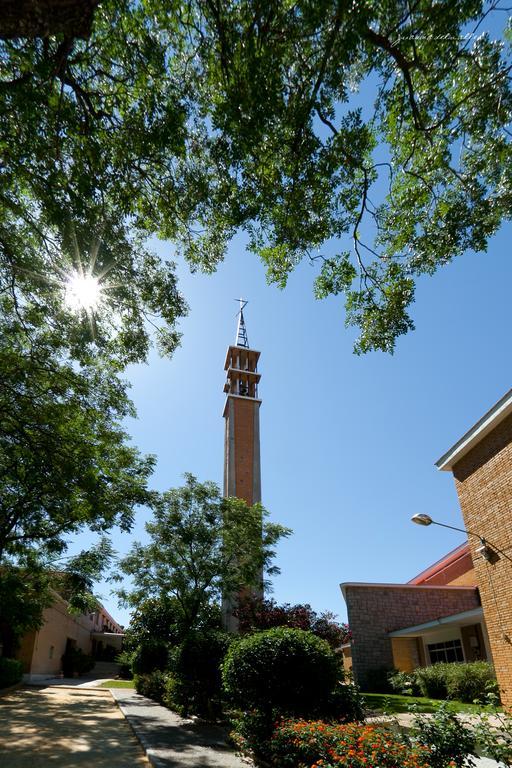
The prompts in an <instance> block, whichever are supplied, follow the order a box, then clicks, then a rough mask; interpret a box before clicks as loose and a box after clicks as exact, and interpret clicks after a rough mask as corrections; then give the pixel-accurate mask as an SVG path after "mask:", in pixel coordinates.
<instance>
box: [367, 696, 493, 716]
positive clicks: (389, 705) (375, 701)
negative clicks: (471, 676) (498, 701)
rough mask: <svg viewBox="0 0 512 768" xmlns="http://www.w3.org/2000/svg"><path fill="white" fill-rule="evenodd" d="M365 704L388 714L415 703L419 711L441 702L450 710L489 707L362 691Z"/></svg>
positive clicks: (439, 704) (435, 708) (480, 709)
mask: <svg viewBox="0 0 512 768" xmlns="http://www.w3.org/2000/svg"><path fill="white" fill-rule="evenodd" d="M362 696H363V699H364V702H365V705H366V707H367V708H368V709H371V710H372V711H376V712H387V713H389V714H390V715H393V714H396V713H398V712H407V711H408V709H409V707H410V706H411V704H415V705H416V707H417V708H418V711H419V712H435V711H436V710H437V709H439V707H440V706H441V704H446V706H447V708H448V709H449V711H450V712H475V713H478V712H489V711H491V707H488V706H482V705H479V704H465V703H463V702H462V701H445V702H443V701H439V700H438V699H425V698H422V697H421V696H399V695H397V694H385V693H363V694H362Z"/></svg>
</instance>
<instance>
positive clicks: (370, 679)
mask: <svg viewBox="0 0 512 768" xmlns="http://www.w3.org/2000/svg"><path fill="white" fill-rule="evenodd" d="M393 671H394V670H392V669H390V668H389V667H377V668H376V669H369V670H368V672H367V673H366V682H365V684H364V685H363V686H361V687H362V689H363V691H367V692H368V693H393V688H392V686H391V683H390V676H391V675H392V674H393Z"/></svg>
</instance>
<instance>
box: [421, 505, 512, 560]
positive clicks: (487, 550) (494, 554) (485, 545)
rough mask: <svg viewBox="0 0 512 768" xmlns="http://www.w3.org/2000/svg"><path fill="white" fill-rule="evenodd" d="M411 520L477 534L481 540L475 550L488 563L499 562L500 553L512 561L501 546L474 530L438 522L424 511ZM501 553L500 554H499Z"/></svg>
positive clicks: (469, 534)
mask: <svg viewBox="0 0 512 768" xmlns="http://www.w3.org/2000/svg"><path fill="white" fill-rule="evenodd" d="M411 521H412V522H413V523H416V525H440V526H441V528H450V530H452V531H460V532H461V533H465V534H466V535H467V536H475V537H476V538H477V539H479V540H480V546H479V547H477V549H476V550H475V551H476V552H477V553H478V554H479V555H482V557H483V558H484V560H487V562H488V563H491V564H492V565H494V563H497V562H498V560H500V559H501V558H500V555H502V556H503V557H505V558H506V559H507V560H510V562H511V563H512V559H511V558H510V557H509V556H508V555H506V554H505V552H503V551H502V550H501V549H499V547H497V546H496V545H495V544H491V542H490V541H487V540H486V539H484V537H483V536H480V535H479V534H478V533H473V532H472V531H466V530H464V528H456V527H455V526H454V525H447V524H446V523H438V522H437V520H432V518H431V517H430V515H426V514H424V513H423V512H418V513H417V514H416V515H413V516H412V517H411ZM498 553H499V554H498Z"/></svg>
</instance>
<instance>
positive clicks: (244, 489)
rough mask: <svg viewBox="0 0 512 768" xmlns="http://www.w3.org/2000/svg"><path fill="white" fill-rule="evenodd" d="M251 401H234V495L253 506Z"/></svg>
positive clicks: (252, 405) (253, 406) (252, 404)
mask: <svg viewBox="0 0 512 768" xmlns="http://www.w3.org/2000/svg"><path fill="white" fill-rule="evenodd" d="M257 407H258V405H257V403H255V402H254V401H252V400H243V399H242V398H236V399H234V430H235V431H234V438H235V445H236V451H235V477H236V480H235V482H236V495H237V497H238V498H239V499H244V500H245V501H246V502H247V503H248V504H253V503H254V501H255V499H254V498H253V491H254V409H255V408H257Z"/></svg>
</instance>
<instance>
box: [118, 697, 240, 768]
mask: <svg viewBox="0 0 512 768" xmlns="http://www.w3.org/2000/svg"><path fill="white" fill-rule="evenodd" d="M111 692H112V694H113V695H114V696H115V698H116V700H117V702H118V704H119V706H120V708H121V710H122V712H123V713H124V714H125V716H126V718H127V720H128V722H129V723H130V725H131V726H132V728H133V730H134V731H135V733H136V734H137V737H138V738H139V739H140V742H141V744H142V745H143V746H144V748H145V750H146V753H147V755H148V757H149V759H150V761H151V763H152V765H153V766H155V768H248V765H252V763H251V762H250V761H247V760H243V759H242V758H240V757H239V756H238V755H236V754H235V753H234V752H233V750H232V749H231V748H230V747H228V745H227V744H226V731H225V730H224V729H223V728H221V727H220V726H216V725H204V724H202V723H199V722H196V721H194V720H185V719H183V718H181V717H179V716H178V715H176V714H175V713H174V712H171V711H170V710H169V709H166V708H165V707H161V706H160V705H159V704H156V703H155V702H154V701H151V699H146V698H145V697H144V696H139V695H138V694H137V693H135V691H133V690H129V689H127V688H112V689H111Z"/></svg>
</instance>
